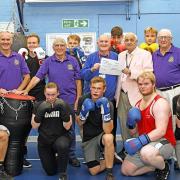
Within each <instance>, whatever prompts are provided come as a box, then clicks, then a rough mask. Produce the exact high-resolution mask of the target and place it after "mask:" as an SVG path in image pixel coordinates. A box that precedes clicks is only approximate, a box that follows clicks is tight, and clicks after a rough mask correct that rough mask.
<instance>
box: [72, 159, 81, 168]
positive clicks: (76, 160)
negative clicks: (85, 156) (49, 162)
mask: <svg viewBox="0 0 180 180" xmlns="http://www.w3.org/2000/svg"><path fill="white" fill-rule="evenodd" d="M69 164H71V165H72V166H74V167H80V166H81V164H80V162H79V160H78V159H77V158H72V159H69Z"/></svg>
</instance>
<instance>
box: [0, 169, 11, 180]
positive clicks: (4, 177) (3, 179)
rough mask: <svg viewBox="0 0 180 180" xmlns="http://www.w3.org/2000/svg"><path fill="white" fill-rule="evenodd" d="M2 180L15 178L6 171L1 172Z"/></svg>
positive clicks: (0, 177)
mask: <svg viewBox="0 0 180 180" xmlns="http://www.w3.org/2000/svg"><path fill="white" fill-rule="evenodd" d="M0 179H1V180H13V179H14V178H13V177H12V176H10V175H8V174H7V173H6V171H4V170H1V171H0Z"/></svg>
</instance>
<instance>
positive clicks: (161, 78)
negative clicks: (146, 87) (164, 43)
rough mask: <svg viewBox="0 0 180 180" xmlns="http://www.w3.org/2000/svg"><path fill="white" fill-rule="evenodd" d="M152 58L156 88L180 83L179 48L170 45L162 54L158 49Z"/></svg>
mask: <svg viewBox="0 0 180 180" xmlns="http://www.w3.org/2000/svg"><path fill="white" fill-rule="evenodd" d="M152 59H153V67H154V74H155V76H156V87H157V88H162V87H170V86H173V85H176V84H180V48H177V47H174V46H172V47H171V49H170V50H169V52H167V53H166V54H165V55H164V56H163V55H162V54H161V53H160V51H159V50H158V51H156V52H155V53H153V56H152Z"/></svg>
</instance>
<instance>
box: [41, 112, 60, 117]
mask: <svg viewBox="0 0 180 180" xmlns="http://www.w3.org/2000/svg"><path fill="white" fill-rule="evenodd" d="M44 117H45V118H51V117H60V114H59V111H52V112H50V113H48V112H46V113H45V115H44Z"/></svg>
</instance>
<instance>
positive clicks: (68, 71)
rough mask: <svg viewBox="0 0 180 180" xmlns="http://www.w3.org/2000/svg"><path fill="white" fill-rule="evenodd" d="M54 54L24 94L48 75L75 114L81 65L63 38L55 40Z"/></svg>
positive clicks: (74, 160) (72, 160)
mask: <svg viewBox="0 0 180 180" xmlns="http://www.w3.org/2000/svg"><path fill="white" fill-rule="evenodd" d="M53 50H54V52H55V53H54V55H52V56H50V57H48V58H47V59H46V60H45V62H44V63H43V64H42V66H41V67H40V69H39V70H38V72H37V74H36V75H35V76H34V77H33V78H32V80H31V82H30V83H29V85H28V86H27V87H26V89H25V91H24V92H23V93H24V94H27V93H28V92H29V91H30V90H31V89H32V88H33V87H34V86H35V85H36V84H37V83H38V82H39V81H40V80H42V79H43V78H45V76H46V75H48V79H49V82H55V83H56V84H57V85H58V87H59V90H60V92H61V93H60V95H59V97H60V98H61V99H63V100H64V101H65V102H66V103H68V104H69V105H70V106H71V110H72V112H71V113H72V115H73V117H74V116H75V113H74V112H75V111H76V110H77V104H78V99H79V97H80V96H81V93H82V86H81V78H80V67H79V65H78V62H77V60H76V59H75V58H74V57H72V56H70V55H67V54H66V42H65V40H64V39H62V38H57V39H55V40H54V42H53ZM74 129H75V117H74V118H73V128H72V130H71V131H70V133H71V134H72V136H73V137H72V138H73V142H72V145H71V149H70V155H69V156H70V159H69V163H70V164H71V165H73V166H75V167H79V166H80V162H79V161H78V159H77V158H76V156H75V137H76V136H75V130H74Z"/></svg>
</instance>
